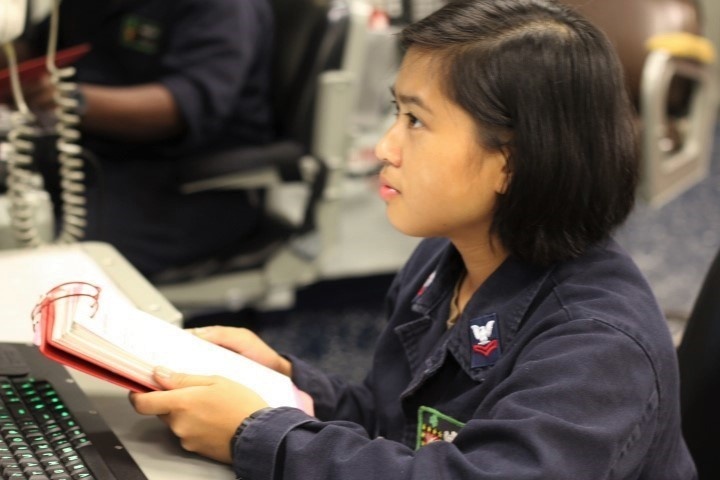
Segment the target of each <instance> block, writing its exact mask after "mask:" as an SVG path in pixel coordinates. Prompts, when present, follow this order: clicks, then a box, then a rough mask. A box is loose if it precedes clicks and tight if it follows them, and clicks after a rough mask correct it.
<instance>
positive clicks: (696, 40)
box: [562, 0, 718, 207]
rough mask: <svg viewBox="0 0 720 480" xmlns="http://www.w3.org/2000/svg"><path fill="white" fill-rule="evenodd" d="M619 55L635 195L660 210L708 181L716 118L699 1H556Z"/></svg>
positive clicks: (709, 56)
mask: <svg viewBox="0 0 720 480" xmlns="http://www.w3.org/2000/svg"><path fill="white" fill-rule="evenodd" d="M562 1H563V3H566V4H568V5H571V6H574V7H576V8H577V9H578V11H580V12H581V13H583V14H584V15H585V16H586V17H587V18H588V19H589V20H590V21H592V22H593V23H595V24H596V25H597V26H598V27H600V28H601V29H602V30H603V31H604V32H605V33H606V34H607V35H608V37H609V38H610V40H611V41H612V42H613V43H614V44H615V46H616V47H617V52H618V54H619V56H620V60H621V62H622V64H623V67H624V70H625V75H626V80H627V86H628V91H629V93H630V97H631V99H632V101H633V102H634V104H635V106H636V108H637V111H638V126H639V129H640V132H641V148H642V157H641V158H642V172H641V178H640V191H639V193H640V195H641V197H642V198H644V199H645V200H646V201H647V202H648V203H649V204H650V205H652V206H656V207H659V206H662V205H663V204H665V203H667V202H668V201H670V200H672V199H673V198H675V197H676V196H677V195H679V194H681V193H682V192H684V191H685V190H687V189H688V188H690V187H692V186H693V185H695V184H696V183H697V182H698V181H700V180H702V179H703V178H705V177H707V175H708V170H709V164H710V152H711V149H712V148H711V147H712V142H713V129H714V125H715V120H716V118H717V108H718V103H717V102H718V99H717V93H716V92H717V88H718V86H717V84H716V83H717V82H716V75H715V71H714V68H715V67H714V51H713V47H712V44H711V43H710V42H709V41H708V40H707V39H705V38H703V37H702V36H701V20H702V18H701V12H700V7H699V5H698V3H697V0H634V1H632V2H626V1H624V0H603V1H602V2H588V1H586V0H562Z"/></svg>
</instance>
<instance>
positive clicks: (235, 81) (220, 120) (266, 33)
mask: <svg viewBox="0 0 720 480" xmlns="http://www.w3.org/2000/svg"><path fill="white" fill-rule="evenodd" d="M175 14H176V15H177V18H175V19H174V22H169V24H170V25H172V27H171V28H172V33H171V35H170V38H169V39H168V46H167V50H166V53H165V55H164V56H163V58H162V64H163V65H162V67H163V68H162V71H164V72H166V74H165V75H164V76H163V77H162V78H160V79H159V82H160V83H161V84H163V85H164V86H165V87H167V88H168V89H169V90H170V92H171V94H172V95H173V97H174V98H175V100H176V102H177V104H178V106H179V109H180V111H181V113H182V116H183V118H184V120H185V122H186V124H187V127H188V133H189V135H187V136H186V141H185V142H184V143H185V145H183V146H187V147H194V146H197V145H202V144H203V143H205V142H207V141H209V140H212V139H213V138H214V137H216V136H217V135H218V134H219V132H221V131H222V130H223V128H224V123H225V122H227V121H228V120H229V119H230V118H231V117H232V116H233V115H236V114H237V113H236V112H235V111H234V110H235V109H236V108H237V106H238V105H239V104H243V103H242V101H240V100H239V96H240V94H241V91H243V89H244V88H245V91H248V90H247V89H246V87H247V83H248V82H258V88H257V90H259V91H264V90H265V89H266V88H267V86H266V85H265V86H263V85H261V83H262V82H265V83H266V82H267V80H268V79H267V78H266V76H262V78H260V77H258V78H255V77H253V75H255V74H257V73H258V70H262V69H260V68H259V67H258V65H259V64H266V63H267V62H268V59H267V58H263V57H268V56H269V55H270V52H271V48H272V32H273V21H272V14H271V11H270V9H269V7H268V5H267V2H266V0H192V1H185V2H182V4H179V5H178V7H177V8H176V9H175ZM265 70H267V69H265ZM262 73H268V72H265V71H263V72H262ZM257 90H256V91H257ZM257 96H258V99H257V101H260V100H261V99H262V96H261V95H257ZM248 101H249V102H250V103H248V104H243V106H244V108H246V109H247V110H248V111H245V112H243V116H244V117H246V118H252V116H253V113H254V112H252V111H249V110H252V109H253V108H255V107H254V105H253V104H252V101H256V100H255V99H249V100H248ZM262 107H263V106H262V105H259V104H258V105H257V110H258V111H260V110H261V109H262Z"/></svg>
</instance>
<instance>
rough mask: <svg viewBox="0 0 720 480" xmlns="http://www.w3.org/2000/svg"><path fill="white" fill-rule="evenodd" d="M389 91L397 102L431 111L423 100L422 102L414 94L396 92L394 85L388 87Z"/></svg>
mask: <svg viewBox="0 0 720 480" xmlns="http://www.w3.org/2000/svg"><path fill="white" fill-rule="evenodd" d="M390 93H391V94H392V96H393V98H394V99H395V100H397V101H398V102H399V103H402V104H404V105H415V106H417V107H419V108H421V109H422V110H425V111H426V112H428V113H432V109H431V108H430V107H428V106H427V104H425V102H423V100H422V98H420V97H418V96H416V95H404V94H402V93H400V94H398V93H397V91H395V87H390Z"/></svg>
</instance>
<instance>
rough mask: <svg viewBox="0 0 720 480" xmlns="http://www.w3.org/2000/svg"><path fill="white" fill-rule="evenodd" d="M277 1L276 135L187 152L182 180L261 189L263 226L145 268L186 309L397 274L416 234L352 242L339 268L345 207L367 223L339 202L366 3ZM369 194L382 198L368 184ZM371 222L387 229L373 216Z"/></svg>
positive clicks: (232, 306)
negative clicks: (183, 261)
mask: <svg viewBox="0 0 720 480" xmlns="http://www.w3.org/2000/svg"><path fill="white" fill-rule="evenodd" d="M273 6H274V9H275V14H276V35H277V38H276V55H277V57H276V58H275V59H274V71H275V85H274V94H275V98H274V107H275V117H276V118H277V119H278V120H279V121H280V123H279V125H278V131H279V132H280V133H281V135H280V138H279V139H278V141H276V142H274V143H271V144H269V145H264V146H259V147H252V148H242V149H237V150H233V151H226V152H221V153H220V154H216V155H211V156H208V157H207V158H203V159H202V161H200V162H198V161H196V160H197V159H188V161H187V162H186V163H184V169H185V172H184V178H185V179H186V181H185V183H184V185H183V189H184V191H185V192H186V193H187V194H192V193H193V192H196V191H202V190H205V189H226V188H232V189H238V188H240V189H251V190H261V191H263V192H265V193H266V196H267V197H268V202H267V203H268V208H267V215H266V218H265V220H264V221H265V227H264V228H263V230H264V231H263V232H261V234H260V235H259V236H258V238H257V239H255V240H253V241H251V242H248V244H247V245H240V246H239V247H241V248H242V250H240V251H239V252H237V254H235V255H233V256H230V257H225V258H210V259H207V260H204V261H201V262H197V263H195V264H193V265H188V266H185V267H182V268H177V269H173V270H170V271H167V272H162V273H161V274H159V275H157V276H155V277H153V278H151V281H152V282H153V283H154V284H155V285H156V287H157V288H158V289H159V290H160V292H161V293H162V294H163V295H165V297H166V298H168V299H169V300H170V301H171V302H172V303H173V304H174V305H175V306H176V307H177V308H179V309H180V310H181V311H183V313H185V315H186V316H192V315H195V314H201V313H207V312H212V311H222V310H238V309H240V308H244V307H247V306H251V307H255V308H259V309H272V308H287V307H289V306H292V305H293V303H294V296H295V292H296V290H297V289H298V288H300V287H302V286H305V285H308V284H310V283H313V282H315V281H318V280H320V279H328V278H331V277H332V278H339V277H349V276H368V275H375V274H385V273H393V272H394V271H396V270H397V269H398V268H399V267H400V266H401V265H402V263H403V262H404V260H405V259H406V257H407V255H409V252H410V250H411V248H412V246H414V244H415V243H416V241H415V240H413V241H410V242H408V241H405V243H404V244H402V242H401V243H400V244H398V245H399V248H398V249H395V251H393V249H392V246H391V247H390V248H387V251H386V252H381V253H380V254H379V255H374V256H373V255H371V254H370V252H357V253H356V254H355V255H354V256H355V257H357V258H355V259H354V262H355V263H354V264H353V265H352V266H350V267H348V268H345V267H343V269H340V270H342V271H338V268H335V267H337V264H338V263H339V262H338V261H336V260H335V257H334V256H336V255H337V253H338V251H339V249H340V247H341V245H339V244H340V243H341V242H344V241H345V239H346V238H347V237H348V235H347V234H345V235H344V237H345V239H343V238H340V237H341V236H343V233H342V232H340V229H341V227H340V224H339V220H340V215H352V216H354V217H356V218H357V221H356V223H360V225H358V226H360V227H362V225H361V222H362V221H363V217H362V212H358V211H357V210H358V209H354V210H353V211H351V212H346V211H345V210H347V209H346V208H345V206H344V205H345V204H344V203H343V193H342V190H343V182H344V180H345V177H346V174H345V173H346V172H345V166H346V159H347V157H348V152H349V146H350V143H351V142H350V124H351V116H352V112H353V108H354V106H355V103H356V100H357V98H356V97H357V90H358V82H357V78H358V77H359V75H360V73H361V72H362V71H363V62H364V59H365V56H366V52H365V38H364V35H365V33H366V30H367V25H368V18H369V16H370V14H371V12H372V9H371V7H370V6H369V4H368V3H367V2H365V1H352V0H350V1H348V2H345V1H337V0H336V1H333V0H273ZM368 196H369V195H368ZM278 197H280V201H273V200H274V199H276V198H278ZM372 200H373V201H375V202H376V203H377V204H378V206H380V205H381V202H379V200H378V199H377V196H376V193H375V192H374V191H373V192H372ZM362 201H365V200H362V199H361V202H362ZM368 201H369V200H368ZM288 206H290V207H296V208H294V209H293V208H290V209H288V208H287V207H288ZM297 207H299V208H297ZM228 208H232V206H231V205H228ZM340 209H345V210H343V211H340ZM376 228H380V229H382V228H383V227H382V225H377V224H375V223H373V226H372V229H376ZM364 230H368V229H364ZM392 233H393V234H395V233H396V232H392ZM397 235H399V234H397ZM350 236H355V237H358V236H362V234H360V235H350ZM356 240H359V239H356ZM371 241H372V240H371ZM366 243H370V242H366ZM367 247H372V245H367ZM363 248H365V247H363ZM352 253H355V252H352ZM352 253H351V255H350V256H353V255H352ZM344 256H345V257H347V256H348V255H344Z"/></svg>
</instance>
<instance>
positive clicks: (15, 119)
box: [4, 43, 42, 247]
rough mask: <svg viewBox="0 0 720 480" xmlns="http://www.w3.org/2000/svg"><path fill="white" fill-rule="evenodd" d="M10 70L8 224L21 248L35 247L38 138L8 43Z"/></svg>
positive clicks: (12, 52)
mask: <svg viewBox="0 0 720 480" xmlns="http://www.w3.org/2000/svg"><path fill="white" fill-rule="evenodd" d="M4 50H5V55H6V57H7V60H8V65H9V67H10V69H9V70H10V84H11V87H12V94H13V99H14V100H15V105H16V106H17V110H16V111H14V112H12V113H11V116H10V118H11V122H10V123H11V129H10V131H9V132H8V135H7V139H8V144H9V149H8V154H7V159H8V177H7V196H8V200H9V216H10V225H11V228H12V231H13V235H14V236H15V239H16V240H17V242H18V243H19V244H20V246H23V247H36V246H38V245H40V244H41V243H42V241H41V237H40V234H39V233H38V229H37V227H36V224H35V205H34V204H33V203H32V202H30V200H29V198H30V194H31V193H32V192H33V191H36V190H37V189H38V188H37V179H36V178H37V175H36V174H35V173H34V172H33V171H32V163H33V150H34V147H33V142H32V138H33V137H34V136H35V135H37V129H36V128H35V126H34V125H35V115H33V113H32V112H31V111H30V109H29V108H28V106H27V104H26V103H25V99H24V97H23V95H22V90H21V88H20V79H19V76H18V72H17V58H16V56H15V49H14V48H13V46H12V44H11V43H7V44H5V45H4Z"/></svg>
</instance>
